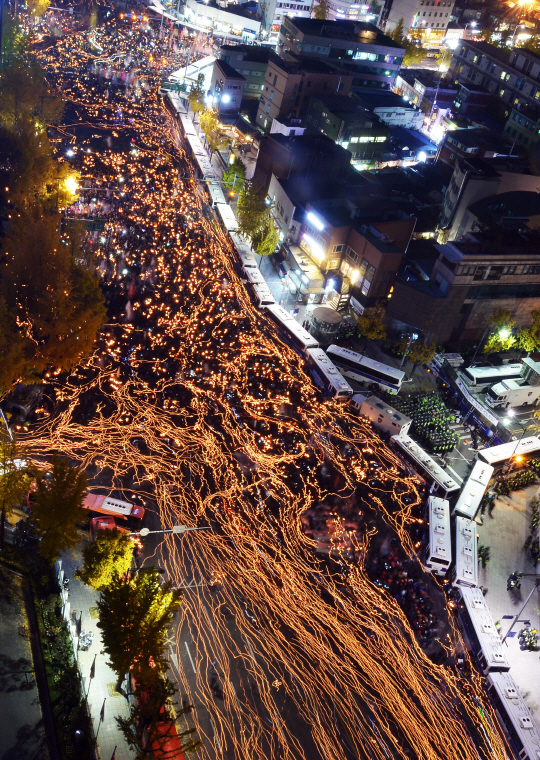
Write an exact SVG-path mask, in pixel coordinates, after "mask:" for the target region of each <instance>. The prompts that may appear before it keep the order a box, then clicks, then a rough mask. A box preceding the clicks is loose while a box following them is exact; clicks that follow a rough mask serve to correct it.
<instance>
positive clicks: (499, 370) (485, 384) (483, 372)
mask: <svg viewBox="0 0 540 760" xmlns="http://www.w3.org/2000/svg"><path fill="white" fill-rule="evenodd" d="M522 369H523V365H522V364H521V363H520V364H503V365H502V367H467V369H466V370H465V371H464V372H463V379H464V380H465V382H466V383H467V384H468V385H470V386H471V387H473V388H476V390H478V391H481V390H482V389H484V390H485V389H486V388H489V387H490V386H491V385H494V384H495V383H500V382H501V380H508V379H514V378H518V377H519V376H520V375H521V370H522Z"/></svg>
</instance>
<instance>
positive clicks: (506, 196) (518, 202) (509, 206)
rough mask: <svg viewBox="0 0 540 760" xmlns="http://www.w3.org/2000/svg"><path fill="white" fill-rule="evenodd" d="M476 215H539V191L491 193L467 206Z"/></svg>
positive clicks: (520, 217)
mask: <svg viewBox="0 0 540 760" xmlns="http://www.w3.org/2000/svg"><path fill="white" fill-rule="evenodd" d="M469 209H470V211H471V212H472V213H473V214H475V215H476V216H477V217H484V218H490V217H491V218H494V217H499V218H500V217H502V218H504V219H528V218H529V217H531V216H539V215H540V193H535V192H532V191H525V190H515V191H513V192H509V193H501V194H500V195H491V196H490V197H489V198H483V199H482V200H480V201H477V202H476V203H473V204H472V205H471V206H469Z"/></svg>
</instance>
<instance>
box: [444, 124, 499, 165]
mask: <svg viewBox="0 0 540 760" xmlns="http://www.w3.org/2000/svg"><path fill="white" fill-rule="evenodd" d="M511 154H512V140H511V139H508V138H507V137H502V138H501V137H497V135H494V134H493V133H492V132H491V131H490V130H489V129H486V128H485V127H482V128H478V129H454V130H451V131H449V132H447V133H446V134H445V136H444V138H443V139H442V140H441V142H440V143H439V149H438V151H437V163H441V162H442V163H444V164H448V165H449V166H452V167H453V166H455V164H456V161H457V160H458V159H461V158H472V157H476V158H496V157H497V156H510V155H511Z"/></svg>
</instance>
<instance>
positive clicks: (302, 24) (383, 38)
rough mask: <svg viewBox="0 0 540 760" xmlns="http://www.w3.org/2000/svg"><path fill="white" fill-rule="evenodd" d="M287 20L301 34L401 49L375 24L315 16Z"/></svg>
mask: <svg viewBox="0 0 540 760" xmlns="http://www.w3.org/2000/svg"><path fill="white" fill-rule="evenodd" d="M289 21H290V23H291V24H293V25H294V26H295V27H296V28H297V29H298V30H299V31H300V32H302V34H307V35H311V36H314V37H326V38H329V39H340V40H345V41H349V42H356V43H364V44H369V45H384V46H385V47H392V48H399V49H401V50H403V48H402V47H401V45H398V43H397V42H395V41H394V40H393V39H392V38H391V37H388V36H387V35H386V34H383V33H382V32H381V30H380V29H378V28H377V27H376V26H375V24H369V23H365V22H362V21H347V20H341V19H340V20H337V21H326V20H321V19H315V18H292V19H289Z"/></svg>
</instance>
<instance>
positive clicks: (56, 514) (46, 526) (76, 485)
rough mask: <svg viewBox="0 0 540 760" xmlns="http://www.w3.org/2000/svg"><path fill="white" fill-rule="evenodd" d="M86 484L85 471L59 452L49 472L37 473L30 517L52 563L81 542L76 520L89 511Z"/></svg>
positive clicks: (40, 548)
mask: <svg viewBox="0 0 540 760" xmlns="http://www.w3.org/2000/svg"><path fill="white" fill-rule="evenodd" d="M86 487H87V479H86V473H84V472H82V471H81V470H79V469H78V468H77V467H72V466H71V465H70V464H69V462H68V461H67V459H60V457H57V456H54V457H53V458H52V461H51V467H50V473H44V472H38V473H37V476H36V491H35V493H34V496H33V501H32V509H31V520H32V523H33V525H34V530H35V532H36V534H37V535H38V536H39V537H40V539H41V540H40V542H39V552H40V554H41V555H42V556H43V557H44V558H45V559H46V560H47V561H48V562H50V563H51V564H52V563H53V562H55V561H56V560H57V559H58V557H59V556H60V555H61V554H62V552H64V551H66V550H67V549H73V548H74V547H75V546H77V544H78V543H79V540H80V539H79V536H78V535H77V523H81V522H84V520H85V519H86V517H87V514H88V513H87V512H86V510H85V509H83V506H82V504H83V500H84V497H85V495H86Z"/></svg>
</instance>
